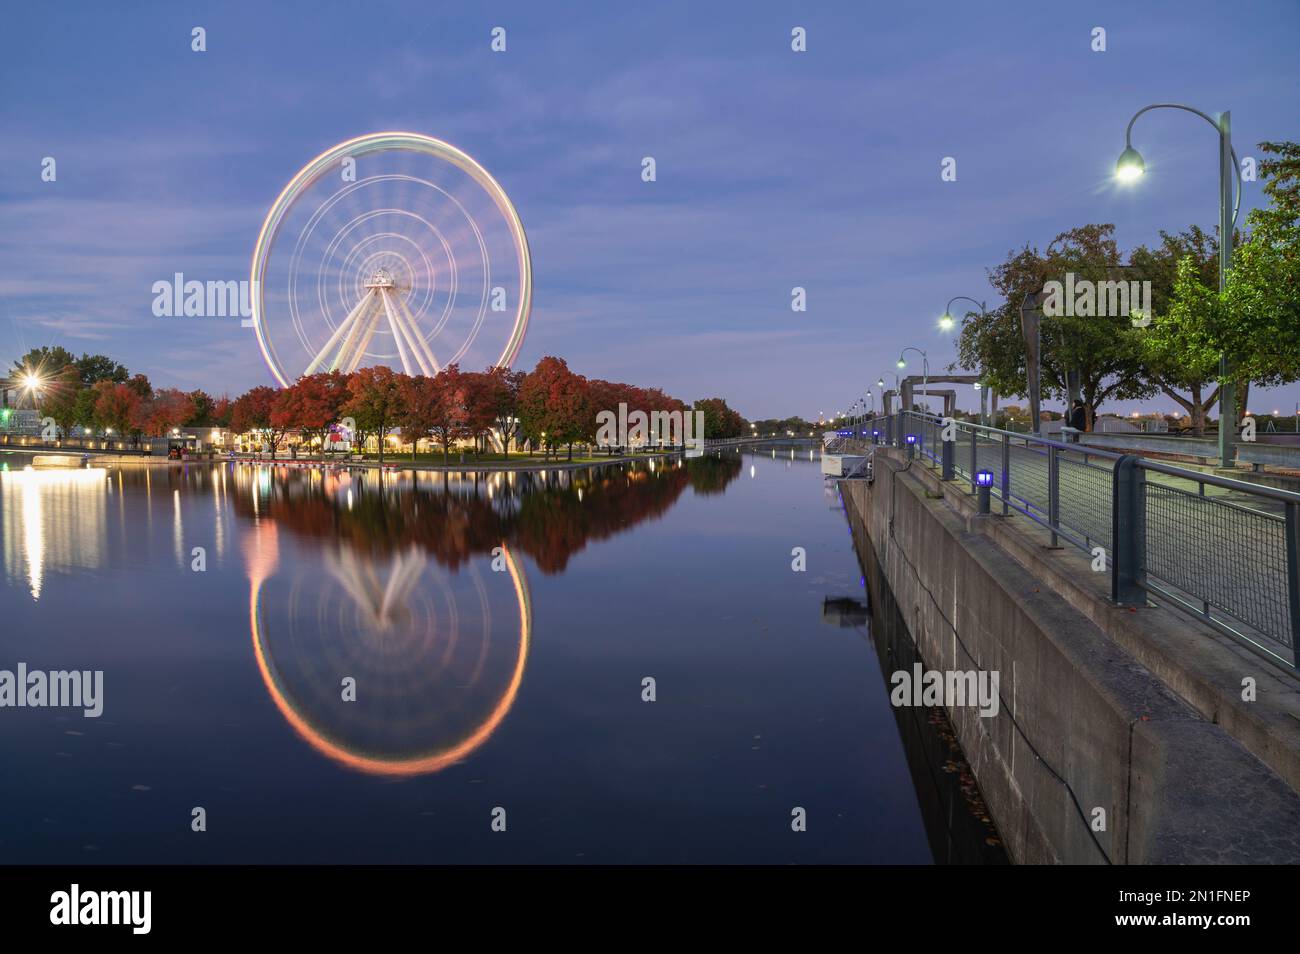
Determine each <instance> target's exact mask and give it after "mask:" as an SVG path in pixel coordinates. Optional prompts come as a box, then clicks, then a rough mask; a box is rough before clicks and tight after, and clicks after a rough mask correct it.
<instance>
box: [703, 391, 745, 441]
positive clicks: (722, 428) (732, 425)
mask: <svg viewBox="0 0 1300 954" xmlns="http://www.w3.org/2000/svg"><path fill="white" fill-rule="evenodd" d="M695 410H697V411H703V412H704V434H707V435H708V436H709V437H740V436H742V435H743V434H744V433H745V432H746V430H747V428H746V426H745V419H744V418H743V417H741V416H740V415H739V414H737V413H736V412H735V411H733V410H732V409H731V408H730V407H728V406H727V402H726V401H724V400H723V399H722V398H704V399H703V400H699V401H696V402H695ZM704 434H696V435H695V436H696V437H703V436H704Z"/></svg>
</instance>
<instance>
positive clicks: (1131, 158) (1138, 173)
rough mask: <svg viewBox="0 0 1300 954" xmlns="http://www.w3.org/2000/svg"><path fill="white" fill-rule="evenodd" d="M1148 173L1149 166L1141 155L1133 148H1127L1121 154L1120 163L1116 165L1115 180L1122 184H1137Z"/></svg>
mask: <svg viewBox="0 0 1300 954" xmlns="http://www.w3.org/2000/svg"><path fill="white" fill-rule="evenodd" d="M1146 171H1147V166H1146V163H1145V162H1143V161H1142V155H1141V153H1139V152H1138V151H1137V150H1136V149H1134V148H1133V147H1132V146H1127V147H1125V149H1124V151H1123V152H1121V153H1120V154H1119V161H1118V162H1116V163H1115V178H1116V179H1118V180H1119V181H1120V182H1135V181H1137V180H1138V179H1141V178H1142V176H1143V174H1144V173H1145V172H1146Z"/></svg>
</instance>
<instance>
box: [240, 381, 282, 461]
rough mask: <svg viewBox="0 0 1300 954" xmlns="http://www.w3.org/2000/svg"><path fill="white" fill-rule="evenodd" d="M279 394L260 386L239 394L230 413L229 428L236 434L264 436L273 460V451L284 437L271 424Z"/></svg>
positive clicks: (270, 388) (269, 388)
mask: <svg viewBox="0 0 1300 954" xmlns="http://www.w3.org/2000/svg"><path fill="white" fill-rule="evenodd" d="M279 396H280V392H279V391H277V390H276V389H275V388H272V387H267V386H266V385H261V386H259V387H255V388H252V389H250V390H248V391H246V392H244V393H243V394H241V395H240V396H239V397H238V398H236V400H235V404H234V406H233V407H232V408H231V411H230V427H231V429H232V430H234V431H235V432H236V433H239V434H249V433H256V434H259V435H262V436H264V437H265V438H266V439H267V440H268V442H269V443H270V445H271V459H272V460H275V449H276V448H277V447H278V446H279V444H280V439H281V438H283V437H284V432H283V431H279V432H278V433H277V429H276V428H275V425H273V424H272V423H271V410H272V408H274V407H275V402H276V400H277V399H278V398H279Z"/></svg>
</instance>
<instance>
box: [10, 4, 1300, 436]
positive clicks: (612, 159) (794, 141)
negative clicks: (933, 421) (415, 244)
mask: <svg viewBox="0 0 1300 954" xmlns="http://www.w3.org/2000/svg"><path fill="white" fill-rule="evenodd" d="M4 20H5V23H4V29H3V31H0V89H2V90H3V92H4V95H3V96H2V97H0V130H2V131H3V135H0V222H3V226H4V227H3V229H2V230H0V261H2V262H3V267H2V268H0V360H3V361H4V363H5V364H6V365H8V363H9V362H10V361H11V360H12V359H13V358H15V357H17V356H18V355H20V354H21V353H22V352H24V351H25V350H26V349H28V348H30V347H34V346H39V345H44V344H61V345H63V346H65V347H67V348H69V349H70V350H73V351H75V352H78V353H80V352H81V351H100V352H104V353H107V354H109V355H111V356H113V357H115V358H116V359H118V360H119V361H122V362H123V363H125V364H127V365H128V366H129V367H131V368H132V370H140V371H144V372H145V373H147V374H148V375H149V376H150V377H151V378H152V379H153V380H154V381H155V382H156V383H158V384H161V385H165V386H183V387H188V388H192V387H202V388H204V389H206V390H208V391H210V392H213V393H215V394H220V393H223V392H225V393H230V394H232V395H233V394H237V393H238V392H240V391H242V390H244V389H246V388H248V387H250V386H252V385H255V384H265V383H271V380H272V379H271V376H270V374H269V372H268V371H267V370H266V368H265V366H264V365H263V362H262V358H261V354H260V352H259V349H258V347H257V343H256V341H255V339H254V336H253V333H252V331H251V330H249V329H247V328H243V327H241V325H240V322H239V321H238V319H219V318H208V319H198V318H158V317H155V316H154V314H153V313H152V311H151V307H150V306H151V303H152V301H153V297H154V296H153V294H152V292H151V288H152V285H153V283H154V282H156V281H159V280H165V279H170V278H171V276H172V275H173V274H174V273H176V272H181V273H184V275H185V276H186V277H187V278H194V279H199V280H239V279H245V278H247V277H248V269H249V261H250V257H251V254H252V248H253V245H254V242H255V241H256V238H257V233H258V229H259V228H260V226H261V223H262V219H263V217H264V216H265V214H266V212H267V209H268V208H269V207H270V205H271V203H272V201H273V200H274V199H275V197H276V195H277V194H278V193H279V191H280V189H281V188H283V186H284V184H285V183H286V182H287V181H288V180H289V179H290V178H291V177H292V176H293V174H294V173H295V172H296V171H297V170H298V169H299V168H300V167H301V166H302V165H303V164H304V163H306V162H307V161H308V160H309V159H311V158H312V157H313V156H315V155H317V154H318V153H320V152H321V151H322V150H324V149H326V148H328V147H329V146H331V145H333V144H334V143H336V142H339V141H342V140H344V139H348V138H350V137H353V136H357V135H361V134H364V133H368V132H374V131H378V130H383V129H411V130H416V131H419V132H422V133H425V134H427V135H430V136H435V137H438V138H440V139H444V140H446V141H448V142H451V143H453V144H455V145H457V146H458V147H460V148H462V149H464V150H465V151H466V152H468V153H469V154H471V155H472V156H474V157H475V158H476V159H478V160H479V161H480V162H481V163H482V164H483V165H484V166H485V167H486V168H487V169H488V170H489V171H490V172H491V173H492V174H493V175H494V176H495V177H496V179H497V180H498V181H499V182H500V183H501V184H502V186H503V187H504V188H505V190H506V191H507V192H508V193H509V195H510V197H511V199H512V200H513V202H514V205H515V207H516V208H517V209H518V212H519V215H520V217H521V219H522V221H523V223H524V225H525V227H526V229H527V231H528V237H529V241H530V244H531V247H532V254H533V278H534V308H533V317H532V321H531V324H530V326H529V331H528V337H527V340H526V341H525V343H524V347H523V350H522V352H521V354H520V358H519V361H518V365H519V366H522V367H532V365H533V364H534V363H535V362H536V361H537V359H538V358H540V357H541V356H542V355H544V354H558V355H560V356H563V357H564V358H566V359H567V360H568V361H569V364H570V366H571V367H573V368H574V369H575V370H577V371H580V372H582V373H584V374H588V375H591V376H596V377H604V378H611V379H619V380H626V381H630V382H635V383H638V384H642V385H647V386H660V387H663V388H665V389H666V390H667V391H669V392H670V393H672V394H674V395H677V396H679V397H682V398H684V399H687V400H691V399H695V398H699V397H706V396H711V395H722V396H724V397H726V398H727V399H728V400H729V401H730V402H731V404H732V405H733V406H734V407H736V408H737V409H738V410H739V411H740V412H741V413H743V414H745V415H746V416H748V417H767V416H777V415H780V416H784V415H787V414H802V415H804V416H810V415H813V414H816V413H818V412H819V411H825V412H828V413H829V412H832V411H834V410H842V409H844V408H847V407H848V405H849V404H850V403H851V402H852V401H853V400H854V399H855V398H856V397H858V396H860V395H861V394H862V392H863V391H864V390H865V389H866V388H868V387H874V382H875V380H876V378H877V377H878V376H879V375H880V373H881V372H882V371H886V370H889V369H892V368H893V365H894V361H895V360H896V358H897V355H898V353H899V351H900V349H901V348H903V347H905V346H916V347H921V348H924V349H926V350H927V351H928V352H929V354H930V363H931V367H932V368H937V367H940V366H944V365H946V364H947V363H948V362H949V361H951V360H952V359H953V358H954V357H955V349H954V347H953V343H952V340H951V338H952V336H951V334H945V333H943V332H941V331H939V329H938V327H937V325H936V318H937V316H938V315H939V313H940V312H941V311H942V310H943V306H944V304H945V303H946V302H947V301H948V299H949V298H951V297H952V296H954V295H969V296H972V297H975V298H978V299H987V300H988V301H989V303H990V305H992V304H996V303H997V299H996V296H995V293H994V292H993V289H992V288H991V287H990V286H989V284H988V281H987V277H986V269H988V268H991V267H992V266H994V265H996V264H997V263H998V262H1000V261H1001V260H1002V258H1003V257H1004V256H1005V255H1006V253H1007V252H1008V251H1009V250H1010V249H1013V248H1017V247H1020V246H1022V245H1024V244H1025V243H1026V242H1028V243H1031V244H1034V245H1037V246H1038V247H1040V248H1042V247H1044V246H1046V245H1047V243H1048V242H1050V241H1051V239H1052V238H1053V237H1054V236H1055V235H1056V234H1057V233H1058V232H1060V231H1063V230H1065V229H1068V228H1071V227H1074V226H1077V225H1082V224H1085V223H1089V222H1113V223H1115V225H1116V227H1117V237H1118V240H1119V242H1120V245H1121V247H1122V248H1124V249H1127V248H1129V247H1131V246H1132V245H1134V244H1137V243H1147V244H1150V243H1153V242H1155V241H1156V240H1157V232H1158V231H1159V230H1160V229H1166V230H1171V231H1178V230H1181V229H1184V228H1186V227H1187V226H1189V225H1191V224H1193V223H1196V224H1199V225H1201V226H1203V227H1205V228H1207V229H1212V228H1213V226H1214V224H1215V222H1216V220H1217V193H1216V188H1217V155H1216V144H1215V139H1214V134H1213V132H1212V131H1211V130H1210V129H1209V128H1208V127H1206V126H1205V124H1203V123H1201V122H1199V121H1197V120H1195V119H1194V118H1192V117H1189V116H1186V115H1180V114H1176V113H1173V112H1170V111H1164V112H1163V113H1156V114H1151V115H1148V116H1146V117H1144V119H1143V120H1142V121H1141V123H1140V124H1139V127H1138V129H1137V130H1136V132H1135V144H1137V145H1139V148H1140V149H1141V151H1142V154H1143V156H1144V157H1145V158H1146V162H1147V171H1148V175H1147V176H1146V177H1145V179H1144V180H1143V181H1142V182H1141V184H1140V185H1138V186H1137V187H1131V188H1124V189H1121V188H1118V187H1116V186H1115V185H1114V184H1113V181H1112V175H1111V173H1112V171H1113V168H1114V163H1115V158H1116V156H1117V155H1118V153H1119V151H1120V149H1121V148H1122V147H1123V137H1124V124H1125V123H1126V122H1127V120H1128V118H1129V117H1130V116H1131V115H1132V113H1133V112H1134V111H1135V110H1136V109H1138V108H1139V107H1141V106H1143V105H1146V104H1147V103H1151V102H1163V101H1175V102H1184V103H1188V104H1190V105H1193V106H1195V107H1197V108H1199V109H1201V110H1204V111H1206V112H1209V113H1215V112H1218V111H1220V110H1222V109H1225V108H1227V109H1231V110H1232V115H1233V124H1234V141H1235V144H1236V146H1237V151H1238V153H1239V154H1241V155H1243V156H1245V155H1255V154H1256V153H1257V150H1256V143H1258V142H1259V141H1261V140H1265V139H1270V140H1278V139H1300V110H1297V108H1296V105H1297V101H1298V99H1300V97H1298V96H1297V94H1298V93H1300V61H1297V58H1296V56H1295V41H1296V38H1297V35H1298V33H1300V31H1298V30H1297V28H1298V27H1300V6H1298V5H1297V4H1296V3H1294V2H1293V0H1279V2H1259V3H1246V4H1238V5H1225V4H1222V3H1209V2H1200V0H1190V2H1188V0H1184V2H1179V3H1144V4H1141V5H1140V6H1139V5H1135V4H1132V3H1127V2H1100V3H1088V4H1082V3H1076V4H1043V3H1041V2H1023V3H1022V2H1009V3H999V4H996V5H994V4H969V3H957V2H944V3H930V4H925V5H909V4H897V5H888V6H878V5H874V4H862V3H837V4H827V3H815V4H814V3H729V4H707V5H705V4H699V3H685V2H680V3H662V4H652V5H625V4H582V5H579V4H565V5H560V6H554V7H553V8H552V7H550V5H539V4H527V3H508V4H506V3H503V4H492V5H491V6H490V7H488V8H486V9H485V8H484V7H483V6H482V5H479V4H468V3H463V4H453V5H436V6H435V5H431V4H423V3H414V2H410V3H407V2H386V0H376V2H370V3H367V4H343V5H337V6H333V5H293V6H292V7H291V8H289V9H283V8H281V7H280V6H278V5H272V4H266V3H226V4H221V5H219V6H218V5H209V4H197V3H184V2H182V3H157V4H135V3H133V4H129V5H109V4H100V3H65V4H47V5H35V4H33V5H26V6H24V7H22V8H13V9H10V10H8V11H6V13H5V15H4ZM195 26H202V27H203V28H204V29H205V30H206V41H207V51H206V52H203V53H196V52H193V51H192V50H191V30H192V29H193V28H194V27H195ZM496 26H502V27H504V28H505V29H506V31H507V37H508V44H507V50H506V52H504V53H494V52H493V51H492V50H491V48H490V41H491V31H492V29H493V28H494V27H496ZM797 26H799V27H804V28H805V29H806V31H807V51H806V52H803V53H796V52H793V51H792V50H791V44H790V37H791V30H792V28H794V27H797ZM1097 26H1101V27H1104V28H1105V30H1106V35H1107V49H1106V51H1105V52H1104V53H1097V52H1093V50H1092V49H1091V48H1090V44H1091V31H1092V30H1093V28H1094V27H1097ZM47 156H51V157H54V158H55V159H56V160H57V180H56V181H55V182H43V181H42V179H41V175H40V172H41V161H42V159H43V158H44V157H47ZM645 156H653V157H654V158H655V160H656V164H657V181H655V182H653V183H647V182H644V181H642V178H641V168H642V166H641V161H642V158H643V157H645ZM948 156H951V157H954V158H955V159H956V160H957V168H958V177H957V180H956V181H955V182H944V181H942V180H941V178H940V164H941V161H942V160H943V158H944V157H948ZM1261 201H1262V196H1261V192H1260V184H1259V183H1248V184H1247V185H1246V190H1245V201H1244V208H1243V213H1242V216H1243V220H1244V216H1245V213H1246V211H1248V210H1249V209H1250V208H1252V207H1254V206H1255V205H1257V204H1259V203H1260V202H1261ZM795 286H800V287H803V288H805V289H806V290H807V302H808V307H807V311H806V312H794V311H792V310H791V308H790V301H791V289H792V288H793V287H795ZM1297 401H1300V387H1298V386H1295V385H1292V386H1288V387H1286V388H1281V389H1278V390H1276V391H1273V392H1264V391H1260V390H1259V389H1253V391H1252V400H1251V403H1252V405H1253V407H1252V410H1254V411H1255V412H1256V413H1268V412H1270V411H1271V410H1273V409H1274V408H1275V407H1276V408H1279V409H1281V410H1282V412H1283V413H1284V414H1289V413H1291V412H1292V411H1293V410H1294V409H1295V405H1296V402H1297ZM963 403H964V404H965V405H966V406H971V404H972V403H973V401H972V398H971V396H970V395H969V394H966V395H964V397H963ZM1148 406H1150V407H1159V408H1162V409H1172V408H1173V404H1172V403H1171V402H1168V401H1163V400H1162V401H1158V402H1152V403H1151V404H1150V405H1148ZM1135 407H1136V405H1133V404H1131V403H1129V404H1124V403H1120V404H1115V405H1113V406H1108V407H1104V408H1103V410H1112V411H1119V412H1127V411H1131V410H1133V409H1134V408H1135Z"/></svg>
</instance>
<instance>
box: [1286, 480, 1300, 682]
mask: <svg viewBox="0 0 1300 954" xmlns="http://www.w3.org/2000/svg"><path fill="white" fill-rule="evenodd" d="M1286 593H1287V597H1288V602H1289V604H1290V608H1291V664H1292V665H1293V666H1295V668H1297V669H1300V504H1298V503H1296V502H1294V501H1290V500H1288V501H1287V504H1286Z"/></svg>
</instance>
